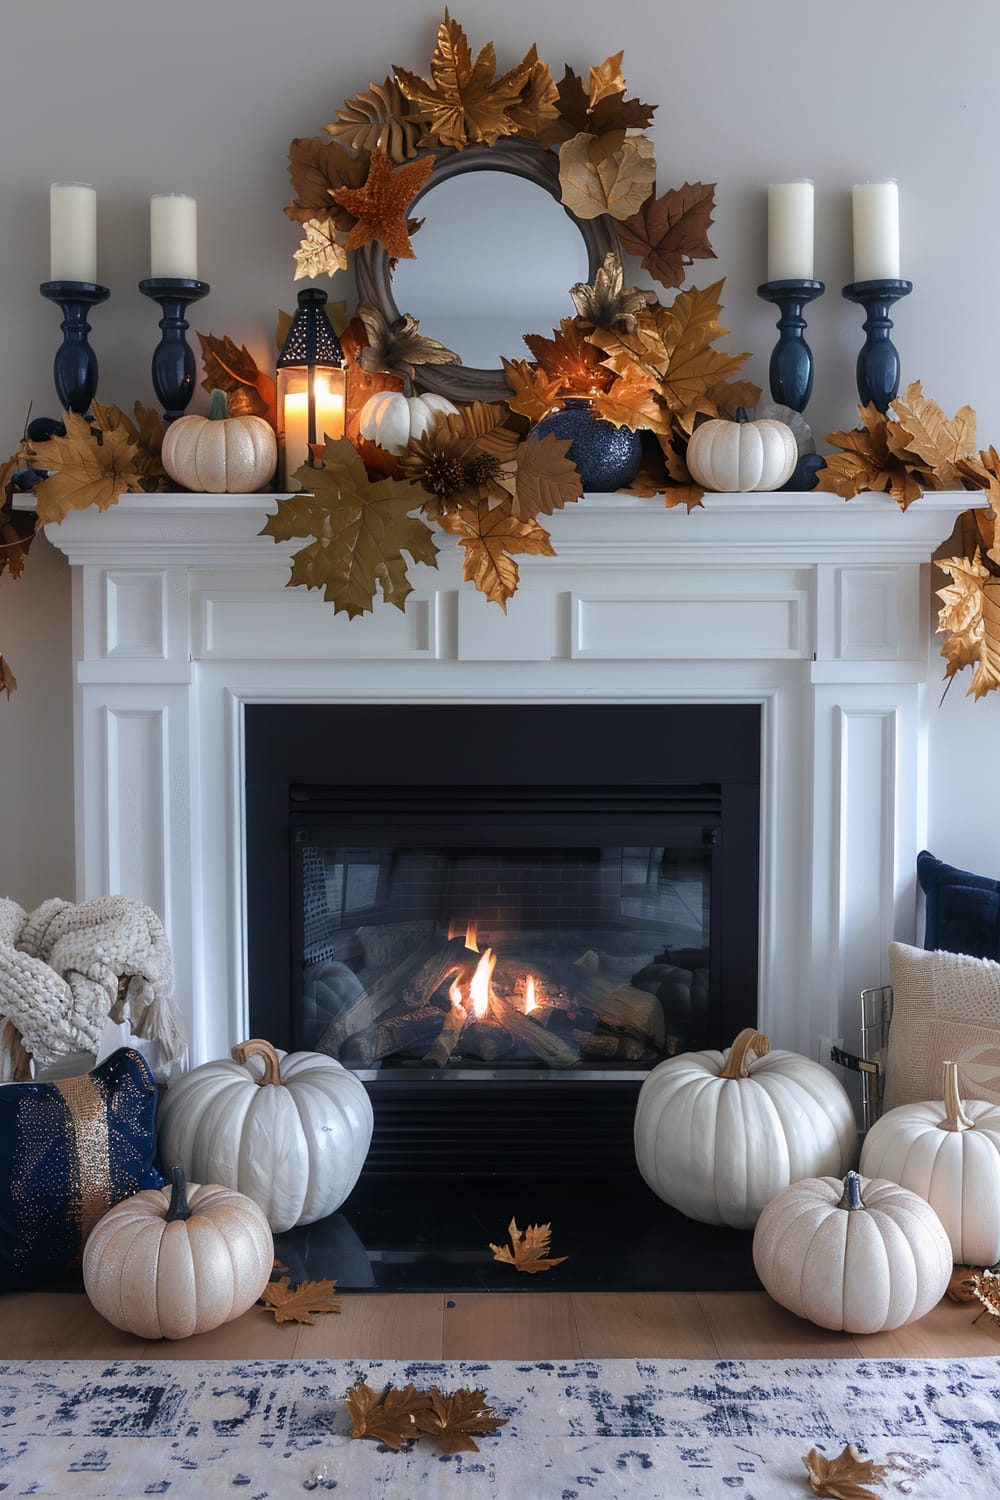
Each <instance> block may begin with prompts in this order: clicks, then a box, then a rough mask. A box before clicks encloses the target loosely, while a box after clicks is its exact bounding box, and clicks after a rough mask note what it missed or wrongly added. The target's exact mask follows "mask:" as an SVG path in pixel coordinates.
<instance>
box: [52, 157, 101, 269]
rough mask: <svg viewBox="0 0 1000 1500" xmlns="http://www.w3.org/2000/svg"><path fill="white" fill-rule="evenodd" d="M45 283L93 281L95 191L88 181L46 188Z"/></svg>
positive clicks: (95, 223)
mask: <svg viewBox="0 0 1000 1500" xmlns="http://www.w3.org/2000/svg"><path fill="white" fill-rule="evenodd" d="M49 280H50V281H86V282H90V283H91V284H92V285H93V284H95V283H96V281H97V189H96V188H94V187H91V185H90V183H89V182H54V183H53V184H52V186H51V187H50V189H49Z"/></svg>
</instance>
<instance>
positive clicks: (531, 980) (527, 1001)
mask: <svg viewBox="0 0 1000 1500" xmlns="http://www.w3.org/2000/svg"><path fill="white" fill-rule="evenodd" d="M537 1009H538V1001H537V1000H536V999H535V977H534V975H533V974H529V975H528V982H527V984H526V985H525V986H524V1014H525V1015H526V1016H530V1015H531V1012H532V1011H533V1010H537Z"/></svg>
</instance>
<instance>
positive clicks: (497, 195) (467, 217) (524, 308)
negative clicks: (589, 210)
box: [356, 139, 616, 401]
mask: <svg viewBox="0 0 1000 1500" xmlns="http://www.w3.org/2000/svg"><path fill="white" fill-rule="evenodd" d="M559 198H560V188H559V159H558V157H557V156H556V154H555V152H552V151H544V150H542V149H541V148H540V147H538V146H536V145H533V144H532V143H531V142H525V141H521V140H516V139H505V140H500V141H497V143H496V145H494V146H468V147H466V148H465V150H463V151H450V150H449V151H439V152H438V153H437V159H436V162H435V166H434V171H433V173H432V174H431V176H430V178H429V179H428V182H427V185H426V187H425V188H424V190H423V192H422V193H419V194H418V195H417V197H416V198H415V199H414V200H413V203H412V204H411V205H410V209H409V214H410V217H411V218H422V219H424V221H425V222H424V224H423V226H422V227H421V229H420V232H419V234H417V235H416V236H415V238H414V241H413V248H414V250H415V251H416V259H414V260H401V261H399V263H398V264H397V266H396V268H395V271H393V270H392V268H391V267H390V264H389V259H388V256H387V255H386V253H385V250H384V249H383V248H382V246H381V245H379V244H377V243H376V242H374V241H373V242H371V243H370V244H368V245H365V246H363V247H362V248H361V249H360V250H359V251H358V252H357V257H356V267H357V280H358V297H359V300H360V301H361V302H366V303H368V304H370V305H371V306H372V307H375V308H377V309H378V311H379V312H380V313H381V314H382V316H383V317H384V318H385V319H386V320H387V321H388V322H392V321H393V320H394V319H396V318H398V317H399V316H400V315H401V313H409V314H410V315H411V316H412V317H414V318H416V319H417V320H418V322H419V324H420V332H421V333H422V334H425V335H426V336H427V337H428V338H433V339H437V340H439V342H440V343H442V344H444V345H445V347H446V348H448V349H453V350H454V351H455V353H456V354H458V355H459V356H460V358H461V360H462V364H460V365H421V366H420V368H419V383H420V385H421V387H422V388H423V389H425V390H429V391H434V392H436V393H437V394H439V395H442V396H448V397H450V398H451V399H452V400H455V401H476V400H480V401H503V400H506V398H507V396H508V395H509V394H510V392H509V391H508V389H507V384H506V382H505V380H504V376H503V369H502V367H501V365H500V357H501V355H505V356H506V357H507V358H508V359H525V358H528V357H529V356H528V353H527V350H526V348H525V345H524V341H523V335H524V334H526V333H540V334H543V335H545V336H546V337H548V335H549V334H550V332H551V330H552V329H553V328H556V327H558V324H559V320H560V318H566V317H572V316H573V312H574V308H573V303H572V301H571V299H570V295H569V289H570V287H571V286H573V285H574V283H576V282H578V281H592V280H593V278H594V276H595V275H596V274H597V271H598V269H599V267H600V265H601V263H602V261H603V260H604V257H605V256H606V255H607V253H608V251H609V250H611V249H612V248H613V247H614V245H615V243H616V241H615V238H614V234H613V231H612V230H611V229H610V228H609V226H608V222H607V220H606V219H605V218H604V217H601V218H598V219H586V220H584V219H577V218H576V217H575V215H573V214H570V213H568V212H567V210H566V209H565V208H563V206H562V204H561V203H560V201H559Z"/></svg>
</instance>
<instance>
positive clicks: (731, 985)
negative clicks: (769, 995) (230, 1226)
mask: <svg viewBox="0 0 1000 1500" xmlns="http://www.w3.org/2000/svg"><path fill="white" fill-rule="evenodd" d="M245 731H246V770H247V779H246V817H247V861H248V870H247V880H248V913H247V915H248V951H249V962H250V1017H251V1029H252V1030H253V1031H254V1032H255V1033H258V1034H262V1035H266V1036H268V1037H270V1038H272V1039H273V1040H274V1041H275V1042H276V1043H277V1044H278V1045H280V1046H285V1047H290V1048H302V1047H305V1048H310V1049H316V1050H322V1051H327V1052H329V1053H331V1055H333V1056H336V1057H338V1058H339V1060H340V1061H341V1062H343V1063H344V1065H345V1066H348V1067H352V1068H354V1069H356V1070H357V1071H358V1072H359V1074H360V1076H361V1077H362V1078H363V1079H364V1080H365V1083H366V1086H367V1087H368V1089H369V1092H370V1094H371V1097H372V1101H373V1105H374V1108H375V1118H376V1128H375V1138H374V1141H373V1147H372V1154H371V1157H370V1159H369V1163H368V1166H367V1167H366V1171H365V1178H366V1180H368V1181H371V1180H372V1178H373V1177H375V1178H377V1177H379V1176H380V1175H389V1176H393V1177H397V1178H398V1177H404V1176H405V1177H406V1178H408V1179H410V1180H417V1179H423V1180H425V1181H431V1180H434V1181H438V1182H441V1181H442V1180H444V1181H452V1180H453V1179H454V1178H455V1177H456V1176H464V1177H479V1178H489V1179H493V1180H496V1179H503V1178H506V1179H508V1180H518V1181H522V1182H524V1181H528V1180H534V1181H536V1182H544V1181H546V1180H549V1179H552V1178H553V1177H554V1176H557V1177H559V1178H561V1179H573V1178H576V1179H579V1178H581V1177H582V1178H588V1179H594V1178H602V1179H604V1180H605V1181H609V1180H614V1179H620V1178H621V1176H622V1174H625V1176H626V1177H629V1178H632V1179H634V1177H635V1169H634V1164H633V1159H632V1149H631V1121H632V1115H633V1112H634V1105H635V1098H636V1094H637V1092H638V1088H639V1086H640V1084H641V1080H642V1078H643V1077H644V1076H645V1073H646V1072H647V1071H648V1069H649V1068H650V1067H652V1066H655V1064H656V1063H657V1062H658V1061H660V1060H661V1059H662V1058H663V1057H665V1056H668V1055H670V1054H672V1053H674V1052H677V1051H684V1050H689V1049H691V1048H695V1047H704V1046H712V1047H718V1046H722V1045H725V1044H726V1043H728V1041H729V1040H731V1038H732V1036H733V1035H734V1034H735V1033H736V1031H737V1030H739V1029H740V1027H742V1026H744V1025H748V1024H751V1023H752V1022H754V1021H755V1019H756V1014H757V994H756V986H757V945H758V939H757V929H758V894H757V893H758V848H759V839H758V822H759V779H760V734H759V711H758V709H757V708H756V706H732V705H700V704H685V705H662V704H605V703H602V704H592V705H590V704H575V703H574V704H565V705H551V706H535V705H520V704H516V705H515V704H509V705H497V704H488V705H487V704H470V705H465V706H456V705H453V704H447V705H433V704H421V705H378V706H371V705H362V704H330V705H324V706H315V705H311V706H289V705H253V706H248V707H247V709H246V719H245Z"/></svg>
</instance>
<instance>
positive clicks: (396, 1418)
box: [344, 1380, 431, 1453]
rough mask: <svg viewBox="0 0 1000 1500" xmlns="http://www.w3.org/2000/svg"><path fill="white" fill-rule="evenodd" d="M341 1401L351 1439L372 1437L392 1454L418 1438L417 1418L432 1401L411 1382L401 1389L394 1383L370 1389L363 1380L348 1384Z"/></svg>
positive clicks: (419, 1432)
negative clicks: (391, 1451) (349, 1422)
mask: <svg viewBox="0 0 1000 1500" xmlns="http://www.w3.org/2000/svg"><path fill="white" fill-rule="evenodd" d="M344 1403H345V1405H346V1407H347V1410H348V1412H349V1413H350V1417H351V1437H352V1438H373V1439H374V1440H375V1442H377V1443H385V1445H386V1447H387V1448H391V1449H392V1450H393V1452H395V1453H398V1452H399V1450H400V1448H401V1447H402V1446H403V1444H404V1443H406V1442H411V1441H415V1440H416V1439H417V1438H419V1437H420V1434H421V1432H422V1430H423V1429H422V1428H421V1427H420V1426H419V1425H418V1417H420V1416H422V1414H423V1413H424V1412H426V1411H428V1410H429V1409H430V1404H431V1403H430V1397H429V1395H428V1394H427V1392H426V1391H418V1390H417V1389H416V1387H415V1386H413V1385H407V1386H404V1387H403V1389H402V1390H401V1391H399V1390H396V1389H395V1387H393V1386H387V1387H386V1389H385V1390H384V1391H373V1390H372V1388H371V1386H370V1385H369V1384H368V1383H367V1381H364V1380H362V1381H359V1382H358V1384H357V1385H352V1386H351V1388H350V1390H349V1391H347V1392H346V1394H345V1396H344Z"/></svg>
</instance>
